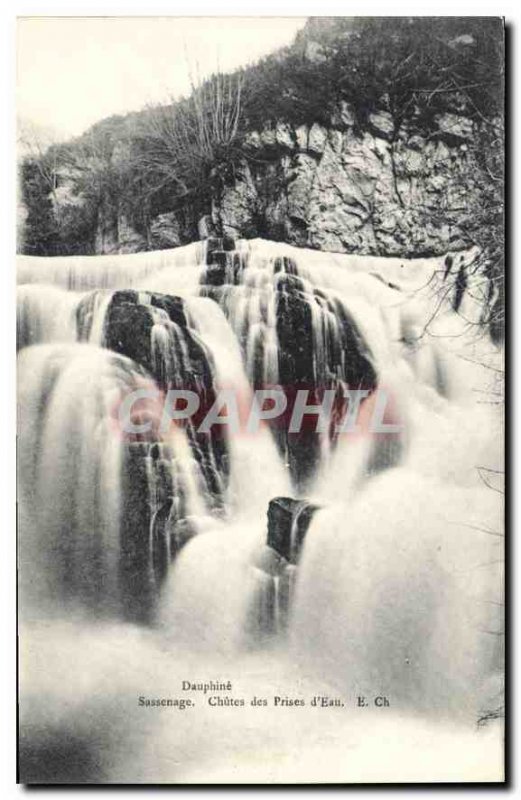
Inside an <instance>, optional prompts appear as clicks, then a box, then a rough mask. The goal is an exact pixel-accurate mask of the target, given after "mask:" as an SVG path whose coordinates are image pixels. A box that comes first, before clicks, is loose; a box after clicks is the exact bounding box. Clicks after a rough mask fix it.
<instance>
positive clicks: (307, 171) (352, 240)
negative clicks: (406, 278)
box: [214, 103, 473, 256]
mask: <svg viewBox="0 0 521 800" xmlns="http://www.w3.org/2000/svg"><path fill="white" fill-rule="evenodd" d="M472 138H473V125H472V122H471V121H470V120H469V119H467V118H464V117H458V116H456V115H453V114H445V115H440V116H439V117H438V118H437V120H436V130H435V131H434V132H431V133H429V135H426V134H425V135H421V134H420V133H418V132H416V131H414V129H413V128H412V127H411V126H403V127H402V128H401V129H400V130H399V131H395V127H394V124H393V119H392V117H391V115H390V114H389V113H388V112H386V111H382V112H379V113H373V114H371V115H370V116H369V119H368V123H367V128H366V129H365V130H363V131H360V130H359V129H357V128H356V127H355V123H354V115H353V114H352V113H351V112H350V110H349V108H348V106H347V105H346V104H345V103H344V104H343V106H342V108H340V109H339V112H338V114H337V116H336V126H334V127H328V128H325V127H323V126H321V125H318V124H317V123H315V124H313V125H311V126H307V125H302V126H300V127H298V128H296V129H295V128H291V127H290V126H288V125H287V124H279V125H277V126H276V128H275V129H266V130H263V131H255V132H253V133H251V134H249V136H248V137H247V141H246V148H245V151H246V157H245V158H244V159H243V161H242V162H241V164H240V166H239V168H238V169H237V170H236V172H235V180H234V182H233V183H231V184H229V185H228V186H227V187H226V189H225V192H224V194H223V197H222V199H221V201H220V207H219V209H217V207H216V206H215V205H214V216H215V217H217V216H218V214H219V216H220V218H221V219H222V222H223V226H224V231H225V232H227V233H230V234H231V235H236V236H252V235H261V236H265V237H266V238H271V239H282V240H284V241H287V242H290V243H292V244H295V245H299V246H302V247H313V248H317V249H321V250H330V251H335V252H357V253H367V254H377V255H396V256H413V255H423V254H439V253H442V252H445V251H447V250H449V249H453V250H454V249H458V248H460V247H462V246H464V241H463V238H462V231H460V230H459V228H458V225H457V220H456V219H452V216H451V213H450V208H458V206H459V205H461V204H462V203H463V202H468V198H467V199H466V200H465V186H463V185H461V186H460V185H459V184H458V182H457V180H456V178H457V175H458V171H461V169H463V168H464V167H465V168H466V162H467V160H468V159H469V158H470V156H469V147H468V145H469V142H471V141H472ZM449 198H450V202H449Z"/></svg>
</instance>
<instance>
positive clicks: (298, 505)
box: [249, 497, 319, 644]
mask: <svg viewBox="0 0 521 800" xmlns="http://www.w3.org/2000/svg"><path fill="white" fill-rule="evenodd" d="M318 509H319V506H316V505H313V504H312V503H309V502H308V501H307V500H296V499H294V498H292V497H275V498H273V500H270V504H269V506H268V530H267V536H266V545H265V546H263V547H262V548H260V549H259V550H258V551H257V552H256V553H255V554H254V557H253V559H252V563H251V572H252V578H253V582H254V591H253V593H252V602H251V605H250V609H249V629H250V632H251V634H252V635H253V637H254V642H256V643H257V644H258V642H259V640H260V639H262V638H263V637H265V638H269V637H272V636H274V635H277V634H283V633H284V631H285V630H286V628H287V624H288V618H289V614H290V611H291V604H292V600H293V592H294V588H295V578H296V569H297V565H298V562H299V559H300V555H301V551H302V548H303V546H304V541H305V537H306V534H307V532H308V529H309V525H310V523H311V520H312V519H313V516H314V514H315V513H316V512H317V511H318Z"/></svg>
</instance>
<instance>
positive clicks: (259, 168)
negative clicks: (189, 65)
mask: <svg viewBox="0 0 521 800" xmlns="http://www.w3.org/2000/svg"><path fill="white" fill-rule="evenodd" d="M502 59H503V27H502V22H501V20H500V19H499V18H476V17H473V18H443V17H440V18H424V17H423V18H422V17H419V18H399V17H398V18H396V17H393V18H349V17H345V18H311V19H310V20H309V21H308V23H307V24H306V26H305V28H304V29H303V30H302V31H301V32H300V33H299V34H298V35H297V37H296V39H295V41H294V43H293V44H292V45H291V46H289V47H287V48H284V49H282V50H280V51H277V52H276V53H274V54H272V55H270V56H269V57H267V58H265V59H264V60H262V61H261V62H260V63H258V64H256V65H254V66H252V67H249V68H247V69H244V70H241V71H239V72H237V73H234V74H233V75H215V76H213V77H212V78H211V79H210V80H208V81H206V82H205V83H203V84H202V85H201V84H198V85H194V88H193V93H192V95H191V97H189V98H185V99H182V100H181V101H179V102H177V103H174V104H172V105H169V106H163V107H159V108H147V109H144V110H143V111H142V112H139V113H137V114H136V113H133V114H129V115H127V116H115V117H111V118H108V119H105V120H102V121H101V122H99V123H98V124H96V125H94V126H93V127H92V128H91V129H90V130H89V131H87V132H86V133H85V134H84V135H83V136H81V137H79V138H77V139H75V140H73V141H71V142H68V143H65V144H60V145H54V146H52V147H50V148H49V149H48V150H47V151H46V152H45V154H43V155H41V154H38V155H37V157H34V156H33V157H29V158H26V159H25V161H24V162H23V164H22V167H21V184H22V197H23V202H24V205H25V209H26V214H25V216H26V220H25V225H24V229H23V236H22V237H20V238H21V240H22V245H21V250H22V252H24V253H27V254H37V255H58V254H68V253H84V254H89V253H111V252H116V253H118V252H135V251H139V250H152V249H162V248H165V247H173V246H179V245H181V244H185V243H188V242H190V241H193V240H194V239H196V238H198V237H199V234H200V230H198V224H199V222H200V220H201V218H202V217H204V224H203V229H202V232H203V233H207V234H208V233H217V234H221V233H229V234H231V235H235V236H245V237H248V238H250V237H254V236H263V237H266V238H270V239H274V240H279V241H286V242H288V243H291V244H296V245H297V246H305V247H312V248H316V249H323V250H330V251H338V252H357V253H362V254H376V255H397V256H423V255H438V254H440V253H443V252H446V251H448V250H458V249H463V248H466V247H469V246H472V245H475V244H477V245H478V246H480V247H481V246H482V245H483V242H487V243H488V244H487V245H486V246H488V247H490V242H491V241H492V242H493V243H494V248H495V250H494V252H495V255H493V260H494V259H497V253H498V252H499V251H501V249H502V242H499V243H498V236H499V238H501V236H500V234H498V230H499V229H500V228H501V224H502V213H503V209H502V179H503V174H502V169H503V161H502V149H503V148H502V145H503V139H502V136H503V133H502V106H503V62H502Z"/></svg>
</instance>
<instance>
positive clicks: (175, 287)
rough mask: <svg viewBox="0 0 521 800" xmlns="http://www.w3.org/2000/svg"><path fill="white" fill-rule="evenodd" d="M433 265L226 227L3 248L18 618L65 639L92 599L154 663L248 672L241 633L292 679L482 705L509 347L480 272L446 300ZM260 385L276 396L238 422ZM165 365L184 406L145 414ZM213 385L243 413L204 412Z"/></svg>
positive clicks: (445, 703) (158, 404)
mask: <svg viewBox="0 0 521 800" xmlns="http://www.w3.org/2000/svg"><path fill="white" fill-rule="evenodd" d="M461 257H462V258H464V259H466V260H467V261H468V263H469V264H470V263H472V258H473V253H472V252H469V253H466V254H463V255H462V256H461ZM465 263H466V262H465ZM444 272H445V270H444V266H443V260H442V259H441V258H439V259H415V260H405V259H397V258H376V257H362V256H355V255H341V254H331V253H324V252H319V251H311V250H303V249H297V248H294V247H291V246H289V245H285V244H282V243H275V242H265V241H262V240H252V241H237V242H234V241H232V240H231V239H230V238H229V237H225V238H224V239H223V240H217V239H210V240H208V241H207V242H206V243H197V244H194V245H190V246H188V247H185V248H178V249H176V250H172V251H161V252H158V253H141V254H136V255H128V256H100V257H98V256H95V257H71V258H61V257H60V258H54V259H40V258H29V257H20V260H19V283H20V286H19V296H18V341H19V356H18V359H19V360H18V379H19V389H18V403H19V414H18V429H19V433H18V436H19V524H20V534H19V537H20V547H19V557H20V593H21V611H22V619H23V620H24V621H25V620H27V621H28V623H29V624H30V625H34V626H36V627H37V625H38V623H39V622H41V621H42V620H47V619H52V620H54V621H55V622H56V625H57V627H56V631H57V632H56V637H57V639H56V641H57V642H59V643H60V644H59V646H60V647H61V646H63V648H64V652H66V651H67V645H66V644H64V642H63V638H62V637H63V636H64V634H63V628H62V627H60V625H63V624H65V623H67V624H68V622H69V621H70V620H71V619H76V618H78V617H80V618H81V619H83V621H84V625H85V626H86V627H85V628H81V627H80V632H81V635H82V636H83V635H84V634H85V636H87V634H88V636H92V639H93V641H94V642H95V641H98V640H97V639H96V636H97V635H98V634H96V633H95V632H94V633H92V632H91V631H92V629H91V627H90V626H91V625H92V624H93V621H100V620H102V621H103V624H104V625H109V624H110V626H114V625H116V628H114V627H107V628H106V630H107V631H109V633H110V636H111V637H112V636H113V635H114V636H115V637H116V639H117V638H118V636H119V635H121V634H120V633H118V632H117V631H121V630H123V628H122V627H118V626H124V625H129V624H134V623H138V624H139V625H143V626H144V628H143V629H141V628H140V629H139V630H143V631H148V632H149V633H148V634H147V633H142V634H141V633H140V634H139V636H138V638H139V637H141V636H143V637H145V640H141V638H139V643H137V644H136V647H137V651H138V652H139V653H142V654H143V656H142V658H143V661H147V659H149V654H150V653H151V652H153V660H154V663H156V662H157V664H158V665H159V664H161V667H159V666H158V667H157V669H158V670H159V671H160V672H161V675H162V677H161V680H162V681H163V685H164V686H167V684H168V681H167V678H168V676H169V675H170V672H171V667H172V664H173V663H181V664H184V663H186V664H187V665H189V669H190V670H192V671H191V672H189V673H187V674H190V675H191V674H197V673H198V672H201V664H206V663H209V664H212V663H214V660H215V663H219V664H226V665H227V666H226V668H225V669H227V670H232V672H233V670H234V669H236V670H237V675H238V676H240V675H241V669H242V667H241V666H240V665H241V664H246V667H245V669H247V665H248V664H250V661H248V659H250V658H251V659H254V658H259V659H260V661H259V662H255V664H261V665H262V666H259V667H258V668H259V670H260V671H261V673H262V674H263V675H270V671H271V668H272V665H273V664H275V665H277V666H276V669H279V668H280V669H282V671H283V672H284V674H285V677H284V680H283V682H284V681H286V684H285V685H286V687H290V688H289V689H286V690H287V691H289V690H290V689H291V681H292V680H293V679H295V680H297V679H296V678H295V675H298V676H299V677H298V681H305V680H308V679H309V676H310V675H311V676H315V677H314V678H313V677H312V681H313V680H314V681H319V682H321V684H320V685H323V686H325V688H324V690H323V691H326V690H327V691H333V690H334V691H338V692H341V693H348V694H350V695H354V694H356V695H358V694H359V695H368V694H371V693H373V694H374V693H378V694H384V695H385V694H388V695H389V696H392V697H393V698H394V701H395V702H396V704H397V706H398V707H399V708H400V709H401V713H402V712H403V714H405V713H408V712H412V711H417V712H418V711H420V710H423V713H425V714H427V715H430V714H433V713H435V712H436V713H437V712H439V713H441V714H442V715H443V714H451V713H452V712H454V713H455V714H456V715H457V714H461V715H463V717H464V718H465V719H466V720H471V719H474V720H475V718H476V716H477V714H478V713H479V709H481V708H482V706H485V708H486V707H487V703H488V702H489V698H490V697H492V695H493V691H492V689H493V687H494V686H495V685H496V684H495V683H494V681H495V680H496V679H497V676H498V674H500V672H501V664H502V658H503V656H502V649H501V644H502V638H501V625H502V614H501V612H502V580H503V577H502V571H501V567H502V559H503V551H502V546H503V539H502V534H501V514H502V494H501V491H502V452H501V447H500V444H499V443H500V442H501V440H502V424H503V423H502V417H501V405H499V404H495V403H494V402H492V401H491V398H492V399H494V398H497V397H499V396H500V393H501V374H502V369H503V355H502V352H501V351H500V350H499V349H498V348H497V347H496V346H495V345H493V344H492V343H491V342H490V341H488V339H487V338H486V337H485V336H483V335H482V331H481V329H480V327H479V322H480V319H481V315H482V301H483V298H482V297H481V294H480V292H481V287H480V285H479V282H476V285H475V286H474V284H473V282H472V279H471V278H470V279H469V284H468V287H467V291H466V292H465V294H464V296H463V297H462V298H460V305H459V309H458V312H456V311H455V310H454V304H453V298H452V297H451V295H450V294H449V293H448V292H446V291H445V285H444V277H443V276H444ZM434 312H436V313H434ZM143 389H144V390H146V391H148V392H149V393H151V395H150V396H151V397H152V398H153V399H151V400H149V401H147V402H146V403H144V405H142V406H140V405H139V404H137V405H136V408H135V418H136V419H138V420H139V421H140V422H142V421H143V420H149V421H151V426H150V428H149V430H148V431H147V433H144V434H136V435H134V434H132V435H127V434H126V433H125V431H124V430H122V428H121V424H120V419H119V417H118V413H119V409H120V408H121V404H122V401H123V400H124V398H125V397H127V396H129V394H130V393H132V392H134V391H136V390H143ZM257 389H269V390H277V391H280V392H281V393H282V395H283V397H284V398H285V401H286V409H285V410H284V412H283V413H282V414H281V415H279V416H277V417H275V416H274V417H273V418H272V419H267V420H266V421H263V422H262V423H261V424H260V425H259V426H258V429H256V430H255V431H253V432H252V431H251V430H249V429H248V427H247V424H246V423H247V421H248V420H249V418H250V416H249V415H250V414H251V409H252V404H253V403H254V399H255V397H256V395H255V394H254V393H255V390H257ZM174 390H182V391H193V392H194V393H195V394H196V395H197V397H198V398H199V400H200V407H199V409H198V411H197V412H196V414H195V415H194V416H193V417H192V418H190V419H187V420H183V421H177V420H176V421H175V422H174V421H173V422H172V424H171V425H170V426H169V427H168V429H166V430H163V429H162V420H163V416H162V414H163V406H162V403H163V401H165V398H166V397H168V393H169V392H172V391H174ZM299 390H306V391H308V392H309V396H308V403H309V404H311V405H318V404H320V403H324V407H325V403H326V396H327V392H328V391H331V392H333V395H332V397H333V400H332V405H331V406H330V407H328V408H327V409H326V411H325V412H324V414H325V423H326V424H325V426H324V428H323V429H322V430H320V431H317V430H316V429H315V425H316V422H317V419H316V415H311V414H309V411H308V412H304V413H303V418H302V420H303V421H302V425H301V428H300V429H299V430H298V431H295V432H293V431H290V430H289V427H290V418H291V417H292V414H293V413H295V405H296V403H297V394H298V391H299ZM223 391H224V392H229V393H233V395H232V394H228V395H226V396H227V397H228V400H227V401H226V415H225V416H226V418H227V419H228V421H229V420H230V419H231V418H232V417H233V416H234V414H235V412H236V415H237V419H238V422H239V423H240V424H239V428H238V430H237V431H233V430H232V429H231V427H230V426H229V425H228V424H226V423H224V422H223V419H221V418H219V420H218V421H217V422H215V421H214V424H213V425H212V426H211V427H210V428H209V429H206V428H205V427H204V426H203V425H202V422H203V419H204V417H205V415H206V414H207V413H208V412H209V410H210V409H212V408H213V407H214V405H215V403H217V400H218V398H219V397H220V393H221V392H223ZM357 391H358V392H360V391H361V392H362V395H361V400H360V404H359V408H358V412H359V413H358V416H357V417H356V420H355V422H356V425H354V426H353V428H345V422H346V420H347V419H348V415H349V413H351V411H352V410H353V409H354V410H355V411H356V410H357V407H356V401H354V400H353V396H352V394H350V393H352V392H357ZM382 397H383V398H384V402H383V405H382V406H381V407H380V405H379V404H380V401H381V398H382ZM232 401H233V402H232ZM234 404H235V405H234ZM378 416H379V417H380V421H381V422H382V424H383V425H385V426H387V427H383V428H382V431H380V429H378V430H376V431H375V430H373V428H372V425H373V422H374V419H375V418H377V417H378ZM343 426H344V427H343ZM389 426H391V427H389ZM393 426H394V427H393ZM491 482H492V484H493V487H492V489H490V488H489V484H491ZM274 498H278V499H279V500H280V499H282V500H283V501H286V500H287V503H286V504H284V502H283V503H282V504H281V505H280V507H281V508H282V509H283V511H284V509H286V510H287V514H288V520H289V522H288V523H287V527H286V528H285V529H284V536H285V537H286V538H284V537H282V538H280V541H279V540H277V541H275V540H276V536H272V538H271V540H270V539H269V535H270V534H269V532H268V524H270V523H269V522H268V524H267V521H266V519H267V518H266V514H267V512H268V507H271V506H270V503H271V501H273V499H274ZM288 509H289V510H288ZM310 509H312V512H313V513H311V512H310ZM281 513H282V512H281ZM284 513H286V512H284ZM281 519H282V518H281ZM277 524H278V523H277ZM280 524H281V525H286V523H285V522H284V520H282V522H281V523H280ZM276 533H277V532H276ZM277 535H278V533H277ZM281 536H282V535H281ZM267 537H268V538H267ZM108 621H109V622H108ZM114 630H115V631H116V633H114ZM124 630H127V629H126V628H124ZM128 630H130V628H129V629H128ZM132 631H134V633H132V634H130V633H128V637H129V641H130V640H131V639H133V637H134V636H137V634H135V629H134V628H132ZM487 631H488V632H489V633H487ZM109 633H107V636H109ZM99 635H100V637H101V636H102V634H101V633H100V634H99ZM149 635H150V637H157V638H154V639H153V641H154V642H156V643H157V642H159V644H157V648H158V651H157V652H156V650H155V649H154V648H155V647H156V644H153V645H151V643H150V642H151V641H152V640H151V639H146V637H147V636H149ZM67 636H68V634H66V635H65V638H67ZM99 641H101V639H100V640H99ZM96 646H97V645H96ZM96 646H95V647H96ZM125 646H126V645H125V644H124V643H123V644H122V647H123V648H125ZM95 647H94V649H95ZM149 648H150V649H149ZM201 650H202V651H204V655H203V656H201ZM100 658H102V656H100ZM136 659H137V656H136ZM168 659H171V661H169V660H168ZM241 659H246V661H243V660H241ZM236 663H237V666H235V664H236ZM194 665H195V666H194ZM230 665H234V666H230ZM281 665H285V666H284V667H282V666H281ZM256 668H257V667H256ZM27 669H28V671H29V678H28V679H27V680H29V681H30V680H34V682H35V683H36V685H38V680H39V678H38V676H36V674H33V675H32V677H31V675H30V673H31V665H30V663H29V662H28V666H27ZM133 669H135V673H133V674H134V677H133V678H132V681H133V683H132V686H133V687H134V688H135V687H136V686H139V687H140V688H139V692H142V691H144V689H143V686H142V685H141V684H140V680H141V674H140V670H141V662H140V663H139V666H136V667H135V668H133ZM150 669H151V670H152V672H151V673H150V675H149V678H150V681H151V683H152V684H153V682H154V680H155V677H154V673H153V669H154V667H150ZM285 670H287V674H286V672H285ZM129 674H130V673H129ZM158 674H159V672H158ZM234 674H235V673H234ZM306 676H307V677H306ZM125 680H126V678H125ZM128 680H129V681H130V680H131V679H130V678H128ZM281 680H282V679H281ZM298 681H297V683H298ZM299 685H300V684H299ZM315 685H316V684H315ZM34 691H35V692H36V695H37V694H38V692H37V690H34ZM314 691H315V692H316V691H318V689H315V690H314ZM31 696H32V695H31ZM116 696H117V692H116V693H115V694H114V695H113V697H116ZM89 702H90V700H89ZM111 702H112V700H111ZM114 702H115V701H114ZM494 702H495V701H494V700H490V704H491V705H493V704H494ZM134 724H135V726H136V729H137V728H138V727H139V726H138V724H137V722H136V720H134ZM288 724H290V723H288ZM291 724H293V723H291ZM315 724H316V723H315V722H314V721H310V726H311V727H313V726H314V725H315ZM169 735H170V734H169ZM152 736H153V737H158V738H161V736H160V735H159V736H158V734H157V731H155V732H154V733H153V734H152ZM154 741H156V739H154ZM140 757H141V756H140ZM138 760H139V759H138ZM125 763H126V764H127V768H128V769H129V770H130V773H129V774H134V773H133V772H132V765H131V764H130V765H129V762H125Z"/></svg>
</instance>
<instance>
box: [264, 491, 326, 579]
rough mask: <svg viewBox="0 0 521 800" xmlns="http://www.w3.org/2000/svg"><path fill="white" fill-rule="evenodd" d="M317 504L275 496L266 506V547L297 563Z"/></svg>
mask: <svg viewBox="0 0 521 800" xmlns="http://www.w3.org/2000/svg"><path fill="white" fill-rule="evenodd" d="M318 508H319V506H316V505H313V504H312V503H308V502H307V501H306V500H295V499H294V498H292V497H275V498H274V499H273V500H270V504H269V506H268V536H267V545H268V547H270V548H272V549H273V550H275V552H276V553H278V555H279V556H281V557H282V558H284V559H285V560H286V561H287V562H289V563H290V564H297V563H298V560H299V556H300V552H301V549H302V546H303V544H304V539H305V537H306V533H307V531H308V528H309V525H310V522H311V520H312V518H313V516H314V514H315V512H316V511H317V510H318Z"/></svg>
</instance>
